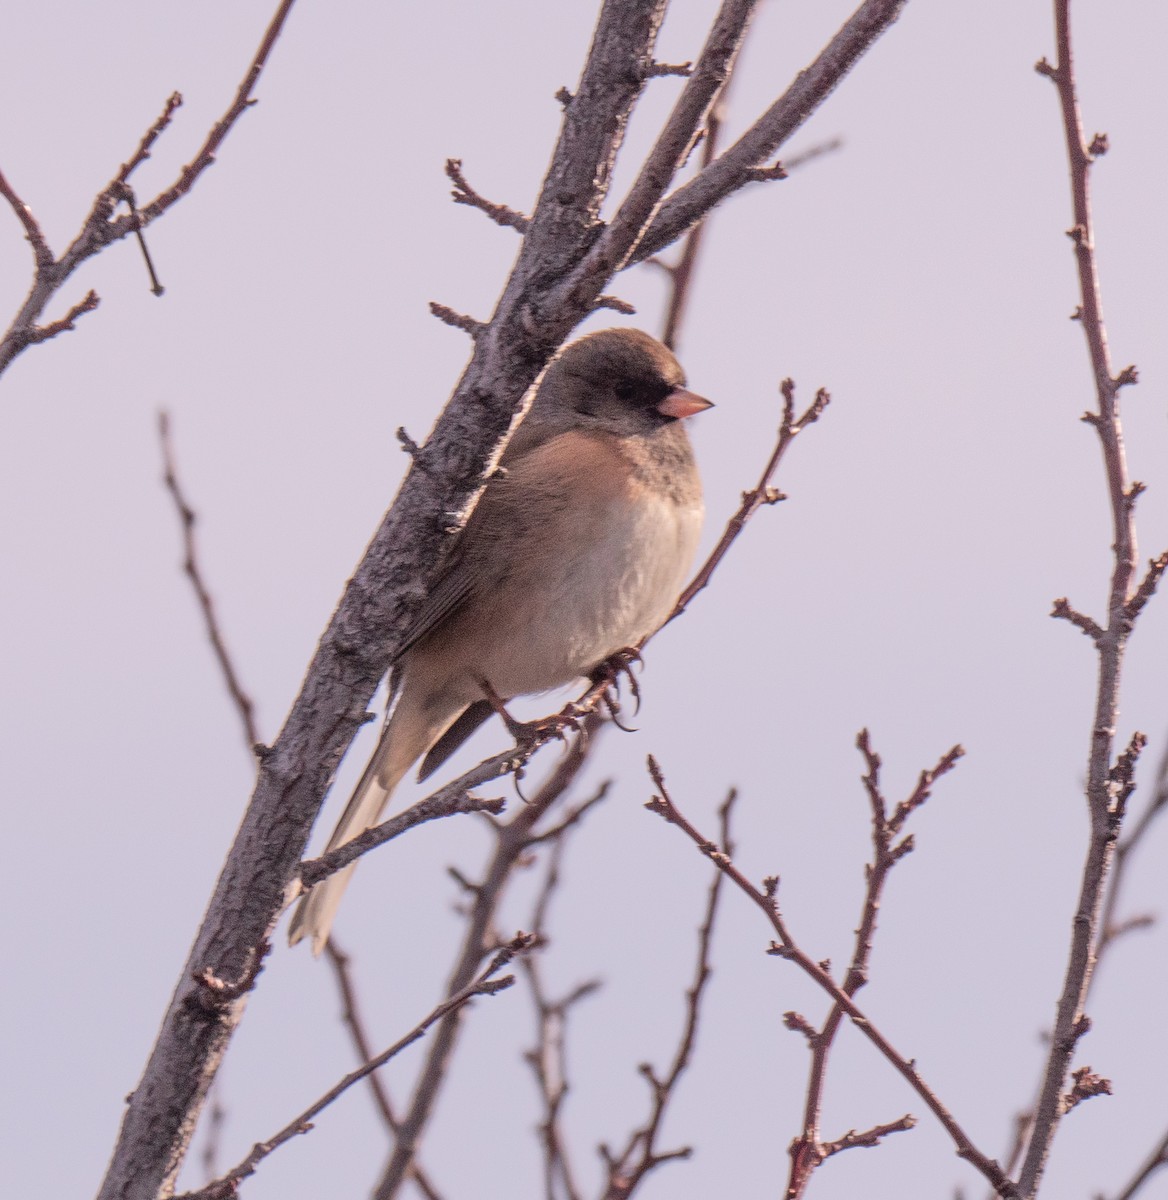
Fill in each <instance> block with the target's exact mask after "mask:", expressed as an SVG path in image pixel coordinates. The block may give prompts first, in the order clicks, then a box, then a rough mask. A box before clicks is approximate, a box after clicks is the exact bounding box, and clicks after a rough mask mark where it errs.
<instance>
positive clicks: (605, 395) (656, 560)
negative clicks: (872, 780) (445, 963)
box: [288, 329, 710, 953]
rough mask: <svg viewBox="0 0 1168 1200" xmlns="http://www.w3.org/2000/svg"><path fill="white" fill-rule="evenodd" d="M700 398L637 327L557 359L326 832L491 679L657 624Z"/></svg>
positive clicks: (541, 667) (385, 784) (379, 803)
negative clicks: (688, 422)
mask: <svg viewBox="0 0 1168 1200" xmlns="http://www.w3.org/2000/svg"><path fill="white" fill-rule="evenodd" d="M709 407H710V402H709V401H708V400H704V399H702V397H701V396H697V395H694V393H693V392H690V391H687V390H686V388H685V374H684V373H683V371H682V369H681V367H680V365H679V364H678V361H677V359H676V358H674V356H673V354H672V353H671V352H670V351H669V350H668V349H667V348H666V347H665V346H663V345H662V344H661V343H660V342H658V341H657V340H656V339H655V338H652V337H650V336H649V335H648V334H646V333H641V332H640V331H639V330H636V329H608V330H605V331H603V332H601V333H594V334H591V335H589V336H588V337H583V338H580V339H579V340H578V341H576V342H573V343H572V344H571V345H570V346H568V347H567V349H565V350H564V351H563V352H562V353H561V354H560V355H559V357H558V358H556V359H555V360H554V361H553V362H552V364H551V365H550V366H549V367H548V369H547V371H546V372H545V374H544V376H543V379H542V381H541V382H540V384H539V387H538V390H537V392H536V395H535V398H534V400H533V401H532V404H531V408H530V410H529V411H528V413H527V415H526V416H525V417H524V418H523V420H522V422H521V423H520V425H519V427H518V428H517V429H516V431H515V433H514V435H513V437H512V438H511V441H510V443H509V444H508V446H507V449H506V451H505V453H504V455H503V457H502V460H501V463H500V465H501V467H502V468H503V470H502V471H500V472H499V474H498V475H496V476H495V477H494V478H493V479H492V480H491V482H490V483H488V484H487V487H486V490H485V491H484V492H483V495H482V497H481V498H480V500H479V503H478V507H477V508H476V509H475V510H474V513H473V514H472V516H471V518H470V520H469V521H468V522H467V525H466V529H465V530H464V531H463V533H462V535H461V537H460V538H459V540H458V542H457V543H456V545H455V546H454V548H453V550H452V552H451V557H450V560H449V562H448V563H447V564H446V567H445V569H444V571H443V573H442V575H441V577H440V578H439V580H438V581H437V582H436V584H435V585H434V587H433V590H432V592H431V594H430V596H429V598H428V599H427V601H426V603H425V605H424V606H423V608H422V611H421V612H420V613H419V614H418V616H417V618H416V619H415V622H414V625H413V627H412V628H411V630H410V632H409V634H408V636H407V638H406V640H405V642H404V644H403V647H402V649H401V651H400V653H399V654H398V656H397V659H396V661H395V662H394V664H393V669H392V675H391V688H392V691H393V692H394V694H395V695H396V697H397V701H396V704H395V705H394V706H393V708H392V710H391V712H390V717H389V720H388V721H387V723H386V726H385V729H384V731H383V733H382V735H381V741H380V742H378V744H377V749H376V750H375V751H374V754H373V757H372V759H371V760H370V762H369V765H368V766H367V767H366V768H365V774H364V775H363V776H362V777H361V781H360V783H358V784H357V788H356V790H355V791H354V793H353V797H352V799H351V800H350V801H349V805H348V807H347V808H346V809H345V812H344V815H343V816H342V817H341V820H340V823H339V824H338V825H337V828H336V830H335V831H334V833H333V836H332V838H331V839H330V841H329V844H328V848H329V849H330V850H331V849H333V848H334V847H336V846H340V845H343V844H344V843H345V842H347V841H349V840H351V839H352V838H354V837H356V836H357V835H358V834H360V833H362V832H364V830H366V829H368V828H369V827H370V826H371V825H374V824H376V823H377V821H378V820H379V819H380V817H381V813H382V811H383V810H384V808H385V805H386V802H387V800H388V799H389V796H390V793H391V792H392V791H393V789H394V788H395V787H396V786H397V784H398V782H399V781H400V780H401V779H402V777H403V776H404V775H405V774H406V772H407V771H408V770H409V769H410V767H411V766H412V765H413V764H414V763H415V762H417V761H418V759H420V758H423V756H424V761H423V763H422V768H421V772H420V775H421V776H422V777H424V776H426V775H428V774H429V773H430V772H431V771H433V770H434V769H435V768H436V767H438V766H439V765H441V763H443V762H444V761H445V760H446V759H447V758H448V757H449V756H450V755H451V754H453V753H454V751H455V750H456V749H457V748H458V747H459V746H460V745H461V744H462V743H463V742H464V741H465V740H466V739H467V738H468V737H469V736H470V735H471V734H472V733H473V732H474V731H475V729H477V728H478V726H479V725H481V724H482V723H483V721H485V720H486V719H487V718H488V717H489V716H490V715H491V713H492V711H493V709H492V705H491V702H490V701H489V700H488V699H487V698H486V697H487V695H488V694H489V692H488V686H487V685H489V689H491V690H493V691H494V693H495V694H496V695H497V696H498V697H501V698H503V699H509V698H510V697H512V696H522V695H526V694H528V693H532V692H544V691H548V690H550V689H552V688H556V687H560V686H562V685H564V684H567V683H570V682H572V681H573V680H575V679H578V678H580V677H581V676H584V675H588V674H589V673H590V672H592V671H593V670H594V669H595V668H596V667H598V666H599V665H600V664H601V663H603V662H604V661H605V660H606V659H608V658H609V657H610V656H611V655H613V654H615V653H616V652H617V651H618V650H622V649H624V648H625V647H627V646H632V645H635V644H636V643H638V642H639V641H640V640H641V639H642V638H643V637H645V636H646V635H648V634H650V633H652V632H653V631H654V630H656V629H657V628H658V627H659V626H660V625H661V623H662V622H663V621H664V620H665V618H666V617H667V616H668V615H669V613H670V611H671V609H672V607H673V604H674V602H675V601H676V600H677V597H678V594H679V592H680V591H681V588H682V585H683V584H684V582H685V575H686V572H687V571H688V570H689V567H690V564H691V562H692V560H693V556H694V551H695V550H696V548H697V544H698V535H699V533H700V530H701V524H702V511H703V510H702V487H701V480H700V478H699V477H698V471H697V466H696V464H695V463H694V457H693V450H692V448H691V447H690V442H689V437H688V435H687V434H686V431H685V429H684V428H683V427H682V423H681V422H682V418H684V417H688V416H691V415H693V414H694V413H698V412H701V411H702V410H703V409H705V408H709ZM354 865H356V864H354ZM352 870H353V867H352V866H350V867H346V868H345V869H344V870H342V871H339V872H338V873H337V874H335V875H331V876H330V877H329V878H327V879H325V880H324V881H322V882H321V883H319V884H317V885H316V887H314V888H313V889H312V890H311V891H310V892H309V893H308V895H306V896H305V897H303V899H301V901H300V903H299V905H298V906H297V908H296V912H295V915H294V916H293V918H292V925H291V928H290V930H289V934H288V938H289V941H290V942H292V943H293V944H295V943H296V942H298V941H300V939H301V938H304V937H311V938H312V946H313V950H314V952H316V953H319V952H320V950H321V949H322V947H323V946H324V943H325V941H326V939H327V938H328V934H329V928H330V926H331V925H332V922H333V917H334V915H335V913H336V910H337V905H338V904H339V903H340V899H341V895H342V893H343V892H344V889H345V885H346V883H347V882H348V879H349V875H350V874H351V872H352Z"/></svg>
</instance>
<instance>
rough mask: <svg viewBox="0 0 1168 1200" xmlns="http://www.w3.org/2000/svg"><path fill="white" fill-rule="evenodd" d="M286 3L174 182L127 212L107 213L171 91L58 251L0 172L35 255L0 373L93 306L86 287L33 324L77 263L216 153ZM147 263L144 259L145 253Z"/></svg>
mask: <svg viewBox="0 0 1168 1200" xmlns="http://www.w3.org/2000/svg"><path fill="white" fill-rule="evenodd" d="M294 2H295V0H282V2H281V3H280V5H279V7H278V8H277V10H276V13H275V15H274V16H273V17H272V20H271V22H270V23H269V25H268V28H267V30H266V32H265V33H264V36H263V40H262V41H261V42H260V46H259V49H258V50H257V51H256V53H255V55H254V57H253V58H252V61H251V65H250V66H249V67H248V70H247V73H246V74H245V75H244V77H243V80H242V82H241V83H240V85H239V87H238V89H237V90H236V94H235V99H234V100H233V101H232V103H231V105H230V107H229V108H228V109H227V111H226V113H224V115H223V117H222V118H221V119H220V120H219V121H218V122H217V123H216V124H215V125H214V126H213V127H212V129H211V131H210V133H208V135H207V137H206V139H205V140H204V142H203V144H202V146H201V147H200V148H199V150H198V152H197V153H196V155H195V157H194V158H193V159H192V160H191V161H190V162H189V163H188V164H187V165H186V166H185V167H183V169H182V171H181V172H180V173H179V176H178V178H177V179H176V180H175V182H174V183H173V184H171V186H170V187H168V188H166V189H165V190H164V191H162V192H160V193H159V194H158V195H157V196H156V197H155V198H154V199H153V200H151V201H150V202H149V203H148V204H146V205H144V206H143V207H142V208H141V209H140V210H139V209H137V208H135V207H133V205H131V206H130V207H131V211H130V212H129V213H126V214H123V215H122V216H120V217H117V218H115V217H114V215H113V213H114V209H115V208H116V207H117V205H118V203H119V202H120V201H123V200H127V199H128V197H127V192H128V183H127V181H128V180H129V178H130V176H131V174H132V173H133V172H134V171H135V170H136V169H137V168H138V167H139V166H140V165H141V164H142V163H143V162H145V161H146V159H148V158H149V157H150V151H151V149H152V148H153V146H154V143H155V142H156V141H157V140H158V138H159V137H160V136H161V134H162V133H163V132H164V131H165V130H166V128H167V127H168V126H169V125H170V123H171V120H172V118H173V116H174V113H175V111H176V110H177V109H178V107H179V106H180V105H181V104H182V97H181V96H180V95H179V94H178V93H177V92H174V93H173V94H172V95H171V96H170V97H169V98H168V99H167V101H166V104H165V106H164V107H163V110H162V113H161V115H160V116H159V117H158V119H157V120H156V121H155V122H154V124H153V125H151V126H150V128H149V129H148V130H147V131H146V133H145V134H144V135H143V136H142V138H141V139H140V141H139V142H138V145H137V147H136V149H135V150H134V153H133V154H131V155H130V157H129V158H128V159H127V160H126V161H125V162H124V163H122V165H121V167H120V168H119V169H118V172H117V174H116V175H115V176H114V177H113V179H112V180H111V181H110V182H109V183H108V184H107V185H106V186H105V187H104V188H103V189H102V190H101V191H100V192H98V194H97V195H96V197H95V198H94V200H93V204H92V205H91V206H90V210H89V213H88V214H87V216H86V217H85V220H84V221H83V222H82V224H81V229H80V231H79V232H78V234H77V236H76V237H75V238H74V239H73V241H72V242H71V243H70V245H69V247H68V249H66V250H65V252H64V253H63V254H62V255H61V257H60V258H54V257H53V254H52V251H51V250H50V249H49V246H48V242H47V241H46V239H45V237H44V234H43V232H42V230H41V227H40V224H39V222H38V221H37V220H36V218H35V217H34V216H33V214H32V212H31V210H30V209H29V208H28V206H27V205H26V204H24V202H23V201H22V200H21V199H20V198H19V196H17V194H16V192H15V191H14V189H13V188H12V187H11V185H10V184H9V183H8V181H7V180H6V179H5V178H4V177H3V175H0V195H2V196H3V197H4V198H5V199H6V200H7V201H8V203H9V205H10V206H11V207H12V209H13V211H14V212H15V213H16V215H17V218H18V219H19V220H20V222H21V224H22V225H23V226H24V231H25V236H26V237H27V238H28V240H29V243H30V245H31V246H32V250H33V258H34V261H35V272H34V275H33V281H32V285H31V287H30V289H29V292H28V295H27V297H26V298H25V300H24V303H23V304H22V305H21V307H20V309H19V311H18V312H17V314H16V316H15V317H14V318H13V320H12V323H11V324H10V325H9V327H8V330H7V332H6V333H5V334H4V336H3V337H2V338H0V374H3V372H4V370H5V369H6V368H7V367H8V365H9V363H11V362H12V360H13V359H14V358H15V357H16V356H17V355H18V354H19V353H20V352H21V351H22V350H24V349H25V348H26V347H28V346H32V345H35V344H37V343H38V342H43V341H46V340H48V339H49V338H51V337H54V336H56V334H58V333H61V332H63V331H64V330H67V329H72V328H73V322H74V321H75V320H76V318H77V317H78V316H80V315H81V314H82V313H85V312H92V311H93V309H95V308H96V307H97V305H98V302H99V301H98V296H97V294H96V293H95V292H92V291H91V292H89V294H88V295H87V296H86V297H85V298H84V299H83V300H82V301H80V303H78V304H76V305H74V306H73V308H71V309H70V310H69V313H68V314H67V315H66V316H65V317H63V318H61V319H60V320H57V321H52V322H49V323H48V324H45V325H42V324H40V323H39V322H40V320H41V317H42V315H43V313H44V311H45V308H46V307H47V306H48V304H49V302H50V300H52V298H53V296H54V295H56V293H57V292H58V291H59V290H60V288H61V287H62V285H63V284H64V283H65V282H66V280H68V279H69V277H70V276H71V275H72V274H73V272H74V271H76V270H77V268H78V267H79V266H81V264H82V263H84V262H86V261H87V260H88V259H90V258H92V257H93V256H94V255H95V254H98V253H100V252H101V251H102V250H104V249H105V248H106V246H108V245H110V244H111V243H113V242H116V241H120V240H121V239H122V238H124V237H127V236H129V235H130V234H136V235H138V236H139V238H141V231H142V228H143V227H144V226H146V225H148V224H150V222H151V221H156V220H157V219H158V218H159V217H161V216H162V215H163V213H165V212H166V211H167V210H168V209H170V208H171V207H172V206H173V205H174V204H175V203H177V201H179V200H180V199H182V197H183V196H185V195H187V194H188V193H189V192H190V191H191V189H192V188H193V187H194V185H195V182H196V181H197V180H198V179H199V177H200V176H201V175H202V174H203V172H204V171H206V169H207V168H208V167H209V166H210V165H211V164H212V163H213V162H214V161H215V154H216V152H217V151H218V149H219V147H220V146H221V145H222V143H223V140H224V139H225V138H226V137H227V135H228V134H229V133H230V132H231V129H232V128H233V127H234V125H235V123H236V121H238V119H239V118H240V116H242V115H243V113H244V112H246V111H247V109H248V108H250V107H251V106H252V105H253V104H255V99H254V97H253V96H252V92H253V91H254V90H255V86H256V84H257V83H258V82H259V77H260V74H261V73H262V71H263V69H264V66H265V65H266V63H267V60H268V56H269V55H270V54H271V51H272V47H273V46H274V45H275V43H276V39H277V38H278V37H279V36H280V33H281V31H282V30H283V28H284V22H285V20H286V19H287V16H288V13H289V12H290V11H291V9H292V5H293V3H294ZM142 248H143V252H145V243H143V244H142ZM147 262H148V264H149V255H148V254H147ZM149 266H150V272H151V279H152V283H151V286H152V288H153V289H154V291H155V294H156V295H161V294H162V289H161V285H160V284H159V283H158V279H157V276H156V275H155V274H154V270H153V265H152V264H149Z"/></svg>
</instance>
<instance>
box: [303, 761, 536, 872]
mask: <svg viewBox="0 0 1168 1200" xmlns="http://www.w3.org/2000/svg"><path fill="white" fill-rule="evenodd" d="M532 749H533V750H534V747H533V748H532ZM521 754H522V752H521V751H519V750H516V749H511V750H505V751H504V752H503V753H502V754H496V755H493V756H492V757H491V758H488V759H485V760H484V761H483V762H481V763H479V764H478V766H476V767H472V768H471V769H470V770H469V771H467V772H466V774H465V775H462V776H460V777H459V778H458V779H456V780H454V782H453V783H448V784H446V786H445V787H441V788H439V789H438V790H437V791H436V792H434V793H432V794H431V795H429V796H427V797H426V798H425V799H424V800H419V801H418V802H417V803H416V804H411V805H410V807H409V808H407V809H406V810H405V811H404V812H400V813H397V814H396V815H395V816H392V817H390V818H389V819H388V820H386V821H382V822H381V823H380V824H377V825H372V826H370V828H368V829H366V830H365V831H364V832H363V833H360V834H358V835H357V837H355V838H352V839H351V840H350V841H347V842H345V844H344V845H343V846H338V847H337V848H336V849H335V850H329V851H328V852H327V853H325V854H322V855H321V856H320V857H319V858H309V859H305V860H304V862H302V863H301V864H300V882H301V884H302V885H303V886H304V887H305V888H310V887H314V886H315V885H316V884H318V883H320V881H321V880H322V879H327V878H328V877H329V876H330V875H334V874H336V872H337V871H340V870H343V869H344V868H345V867H347V866H349V864H350V863H354V862H356V861H357V859H359V858H361V857H363V856H364V855H366V854H368V853H369V851H370V850H375V849H376V848H377V847H378V846H383V845H385V843H386V842H389V841H392V840H393V839H394V838H396V837H401V835H402V834H403V833H406V832H407V831H408V830H410V829H414V828H415V827H416V826H418V825H423V824H425V823H426V822H427V821H435V820H440V819H442V818H443V817H453V816H457V815H459V814H460V813H475V812H488V813H491V814H492V815H493V816H498V814H499V813H501V812H502V811H503V805H504V801H503V800H502V799H500V798H498V797H494V798H488V799H483V798H480V797H478V796H472V795H471V794H470V792H469V789H470V788H473V787H479V786H481V785H482V784H484V783H487V782H489V781H491V780H493V779H499V778H500V777H501V776H503V775H510V774H512V773H513V772H514V771H515V770H516V769H517V766H518V762H519V759H520V758H521Z"/></svg>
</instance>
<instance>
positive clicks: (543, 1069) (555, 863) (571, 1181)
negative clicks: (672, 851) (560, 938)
mask: <svg viewBox="0 0 1168 1200" xmlns="http://www.w3.org/2000/svg"><path fill="white" fill-rule="evenodd" d="M578 811H579V810H578ZM576 824H577V821H572V822H570V823H569V822H561V823H560V824H559V825H558V826H557V827H556V830H555V831H554V834H551V833H549V834H545V839H546V838H547V837H549V836H550V837H552V845H551V852H550V854H549V856H548V865H547V869H546V870H545V872H544V877H543V883H542V884H541V886H540V889H539V892H538V894H537V895H536V899H535V907H534V910H533V913H532V921H531V931H532V933H533V934H534V935H535V936H536V938H537V939H538V944H539V945H540V946H541V947H542V946H545V945H547V943H548V933H547V920H548V910H549V909H550V907H551V901H552V897H553V895H554V894H555V892H556V890H557V888H558V887H559V884H560V866H561V863H562V860H563V855H564V847H565V846H566V845H567V840H566V839H565V837H564V836H563V835H564V834H566V833H567V832H568V831H569V830H570V829H572V828H575V826H576ZM522 967H523V972H524V974H525V976H526V977H527V983H528V987H529V989H530V992H531V998H532V1001H533V1003H534V1005H535V1019H536V1036H535V1045H534V1046H533V1047H532V1049H531V1050H529V1051H528V1052H527V1053H526V1054H525V1055H524V1056H523V1057H524V1060H525V1061H526V1062H527V1064H528V1066H530V1067H531V1070H532V1073H533V1074H534V1076H535V1082H536V1087H537V1088H538V1089H539V1097H540V1102H541V1104H542V1107H543V1112H542V1114H541V1116H540V1122H539V1135H540V1142H541V1143H542V1146H543V1174H544V1191H545V1194H546V1196H547V1200H553V1198H554V1197H555V1196H556V1195H557V1194H560V1195H563V1196H564V1197H565V1198H566V1200H579V1197H580V1195H581V1193H580V1189H579V1188H578V1187H577V1185H576V1181H575V1174H574V1172H573V1170H572V1165H571V1162H570V1160H569V1157H568V1150H567V1143H566V1139H565V1137H564V1134H563V1131H562V1129H561V1125H560V1117H561V1113H562V1110H563V1106H564V1100H565V1098H566V1097H567V1094H568V1071H567V1053H566V1050H567V1023H568V1013H569V1012H570V1011H571V1009H572V1008H573V1007H575V1005H577V1004H578V1003H579V1002H580V1001H581V1000H584V999H586V998H587V997H588V996H591V995H592V994H593V993H595V992H596V991H597V990H598V989H599V987H600V981H599V980H597V979H592V980H588V981H586V982H584V983H581V984H578V985H577V986H576V987H575V988H573V989H572V991H571V992H569V993H568V994H567V995H566V996H564V997H563V998H562V999H560V1000H552V999H551V998H550V997H549V995H548V992H547V988H546V986H545V984H544V981H543V973H542V971H541V969H540V963H539V956H538V955H534V954H529V955H527V956H526V957H525V958H524V959H523V960H522Z"/></svg>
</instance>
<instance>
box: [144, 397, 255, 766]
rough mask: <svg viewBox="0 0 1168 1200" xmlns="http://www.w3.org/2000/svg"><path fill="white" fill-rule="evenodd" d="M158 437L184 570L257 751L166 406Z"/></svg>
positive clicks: (251, 707)
mask: <svg viewBox="0 0 1168 1200" xmlns="http://www.w3.org/2000/svg"><path fill="white" fill-rule="evenodd" d="M158 440H159V442H160V444H161V446H162V465H163V476H162V480H163V482H164V483H165V484H166V490H167V491H168V492H169V493H170V496H171V499H172V500H173V501H174V507H175V511H176V512H177V513H178V519H179V525H180V526H181V528H182V542H183V571H184V572H186V576H187V578H188V579H189V580H190V581H191V587H192V588H193V589H194V592H195V599H196V600H197V601H198V605H199V611H200V612H201V613H202V614H203V624H204V626H205V628H206V632H207V640H208V641H209V642H210V643H211V649H212V650H213V651H214V652H215V661H216V662H217V663H218V664H219V670H220V672H221V673H222V675H223V682H224V683H225V684H226V685H227V692H228V694H229V695H230V697H231V700H232V703H233V704H234V705H235V711H236V712H237V713H238V714H239V720H240V724H241V725H242V726H243V737H244V741H245V742H246V743H247V749H248V753H249V755H250V754H254V753H255V751H256V748H257V747H258V746H259V745H260V735H259V731H258V729H257V727H256V720H255V704H254V702H253V701H252V698H251V696H249V695H248V693H247V691H246V689H245V688H244V686H243V684H242V682H241V681H240V678H239V673H238V672H237V671H236V669H235V664H234V662H233V661H232V659H231V655H230V654H229V653H228V650H227V643H226V641H225V640H224V637H223V631H222V629H220V627H219V617H218V614H217V613H216V612H215V601H214V599H213V598H212V596H211V592H210V590H209V589H208V587H207V585H206V583H205V582H204V580H203V573H202V570H201V568H200V566H199V559H198V553H197V550H196V544H195V525H196V524H197V522H198V514H197V513H196V512H195V510H194V509H193V508H192V507H191V505H190V504H189V503H188V501H187V498H186V496H185V494H184V493H183V490H182V485H181V484H180V483H179V479H178V469H177V467H176V465H175V458H174V445H173V442H172V440H171V435H170V414H169V413H167V412H166V411H165V410H164V411H162V412H160V413H159V414H158Z"/></svg>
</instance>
